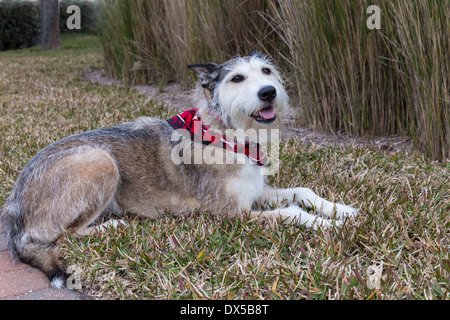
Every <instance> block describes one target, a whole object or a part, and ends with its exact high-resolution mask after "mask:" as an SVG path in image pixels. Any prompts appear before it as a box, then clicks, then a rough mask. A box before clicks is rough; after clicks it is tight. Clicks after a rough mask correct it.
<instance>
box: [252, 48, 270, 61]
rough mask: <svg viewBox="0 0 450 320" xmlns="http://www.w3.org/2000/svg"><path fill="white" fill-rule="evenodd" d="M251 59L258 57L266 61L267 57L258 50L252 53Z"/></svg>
mask: <svg viewBox="0 0 450 320" xmlns="http://www.w3.org/2000/svg"><path fill="white" fill-rule="evenodd" d="M250 56H251V57H257V58H261V59H265V58H266V56H265V55H263V54H262V53H261V52H259V51H257V50H253V51H252V53H250Z"/></svg>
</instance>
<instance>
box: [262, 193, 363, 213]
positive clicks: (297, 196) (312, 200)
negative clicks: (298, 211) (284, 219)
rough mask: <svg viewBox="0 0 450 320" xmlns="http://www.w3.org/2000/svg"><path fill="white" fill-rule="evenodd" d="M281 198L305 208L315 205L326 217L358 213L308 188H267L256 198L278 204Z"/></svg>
mask: <svg viewBox="0 0 450 320" xmlns="http://www.w3.org/2000/svg"><path fill="white" fill-rule="evenodd" d="M283 199H286V200H287V203H288V204H293V203H296V202H298V203H301V204H303V205H304V206H305V207H306V208H313V207H315V208H316V209H317V211H318V212H321V213H323V214H324V215H325V216H327V217H336V218H338V219H343V218H346V217H356V216H357V215H358V210H357V209H355V208H352V207H350V206H347V205H344V204H340V203H333V202H330V201H328V200H326V199H323V198H321V197H319V196H318V195H317V194H315V193H314V192H313V191H312V190H311V189H308V188H290V189H267V190H265V191H264V193H263V195H262V196H261V197H260V199H258V200H259V201H260V202H265V201H268V202H270V203H272V202H273V203H277V204H279V203H280V202H281V201H282V200H283Z"/></svg>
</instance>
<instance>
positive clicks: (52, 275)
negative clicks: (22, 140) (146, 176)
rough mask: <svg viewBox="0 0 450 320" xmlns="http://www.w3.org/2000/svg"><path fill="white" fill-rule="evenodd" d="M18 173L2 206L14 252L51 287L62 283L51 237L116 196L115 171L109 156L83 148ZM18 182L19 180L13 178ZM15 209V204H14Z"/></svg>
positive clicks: (83, 222) (81, 223)
mask: <svg viewBox="0 0 450 320" xmlns="http://www.w3.org/2000/svg"><path fill="white" fill-rule="evenodd" d="M32 170H35V172H40V174H39V175H36V174H35V177H34V178H32V179H30V180H29V181H28V182H29V183H28V184H27V185H26V186H25V184H26V183H25V182H24V181H26V177H23V179H21V178H20V177H19V179H18V185H19V187H18V188H17V190H16V191H14V190H13V193H14V196H13V197H12V199H11V201H9V200H8V202H7V203H6V205H5V207H6V210H7V211H9V213H8V212H7V215H8V218H7V221H8V225H9V229H10V232H9V233H10V235H9V238H10V239H9V246H10V250H11V251H12V253H13V255H15V256H18V257H19V259H20V260H22V261H24V262H25V263H29V264H31V265H32V266H34V267H37V268H39V269H41V270H42V271H43V272H44V273H46V275H47V276H48V277H49V279H50V280H51V284H52V286H53V287H55V288H61V287H62V286H63V285H64V280H65V272H64V267H63V265H62V263H61V262H60V261H59V259H58V253H57V250H56V249H55V247H54V244H55V242H56V241H57V239H58V238H59V237H60V236H61V234H62V233H63V232H64V231H65V230H68V231H71V232H76V231H77V230H80V229H83V228H85V227H86V226H87V225H89V224H90V223H91V222H92V221H94V220H95V219H96V218H97V217H98V215H99V214H100V213H101V212H102V211H103V210H104V209H105V208H107V206H108V205H109V204H110V203H111V201H114V195H115V192H116V189H117V186H118V182H119V171H118V168H117V166H116V164H115V161H114V160H113V158H112V157H111V156H110V155H109V154H108V153H107V152H106V151H103V150H100V149H95V148H84V149H82V150H77V152H73V153H68V155H66V156H64V157H61V158H60V159H59V160H56V161H55V163H53V164H52V165H51V166H50V167H48V168H46V169H45V168H44V169H42V168H31V169H29V170H28V171H27V172H28V173H26V174H28V175H30V176H33V171H32ZM16 184H17V183H16ZM12 209H14V210H15V211H14V210H12Z"/></svg>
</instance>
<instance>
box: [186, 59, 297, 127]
mask: <svg viewBox="0 0 450 320" xmlns="http://www.w3.org/2000/svg"><path fill="white" fill-rule="evenodd" d="M188 67H189V68H191V69H193V70H194V71H196V72H197V73H198V75H199V84H200V86H199V89H200V90H201V91H202V94H203V97H204V98H205V99H206V100H207V105H206V104H205V106H204V107H201V106H200V112H201V113H202V114H203V115H204V114H205V113H208V112H210V113H212V114H213V115H214V116H216V117H219V118H220V119H221V121H222V122H223V124H224V125H225V126H226V127H227V128H233V129H243V130H247V129H261V128H264V129H271V128H276V127H278V126H279V125H280V124H281V121H282V118H283V117H284V116H285V115H286V114H287V111H288V104H289V102H288V100H289V99H288V95H287V94H286V91H285V90H284V87H283V81H282V79H281V76H280V73H279V71H278V69H277V68H276V67H275V65H274V64H273V63H272V62H271V61H270V59H269V58H268V57H266V56H264V55H262V54H261V53H259V52H253V53H252V54H251V55H250V56H246V57H236V58H233V59H231V60H228V61H226V62H225V63H223V64H220V65H218V64H215V63H205V64H194V65H189V66H188Z"/></svg>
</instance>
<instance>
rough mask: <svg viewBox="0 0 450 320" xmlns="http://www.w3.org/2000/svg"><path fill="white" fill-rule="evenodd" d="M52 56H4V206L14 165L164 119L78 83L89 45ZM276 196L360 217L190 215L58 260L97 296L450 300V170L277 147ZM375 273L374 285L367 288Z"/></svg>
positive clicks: (147, 104) (142, 222) (151, 107)
mask: <svg viewBox="0 0 450 320" xmlns="http://www.w3.org/2000/svg"><path fill="white" fill-rule="evenodd" d="M62 48H63V49H62V50H61V51H60V52H42V51H40V49H38V48H32V49H24V50H19V51H13V52H12V51H11V52H3V53H0V128H1V130H0V207H1V206H2V205H3V203H4V202H5V200H6V198H7V197H8V194H9V192H10V191H11V188H12V186H13V184H14V181H15V180H16V179H17V176H18V174H19V173H20V171H21V169H22V168H23V166H24V165H25V164H26V163H27V162H28V161H29V160H30V159H31V157H32V156H33V155H34V154H35V153H36V152H37V151H38V150H40V149H41V148H43V147H45V146H46V145H48V144H50V143H52V142H54V141H56V140H58V139H60V138H63V137H65V136H67V135H69V134H74V133H78V132H81V131H86V130H90V129H94V128H99V127H105V126H111V125H115V124H118V123H121V122H124V121H130V120H132V119H135V118H137V117H139V116H142V115H148V116H158V117H163V118H167V117H168V116H169V115H171V114H173V111H171V110H169V109H167V108H165V107H164V106H158V105H156V104H155V103H153V102H152V101H149V100H148V99H147V98H146V97H145V96H143V95H141V94H139V93H137V92H136V91H134V90H130V89H127V88H121V87H115V86H101V85H98V84H93V83H90V82H88V81H86V80H83V79H82V78H81V74H82V73H83V72H84V71H86V70H88V69H94V68H99V67H101V65H102V62H101V60H100V55H99V53H98V49H97V47H96V45H95V38H93V37H90V36H79V35H78V36H77V35H75V36H68V37H64V38H63V43H62ZM281 154H282V157H281V161H282V164H281V169H280V172H279V174H277V175H276V176H273V177H270V178H269V183H270V184H272V185H273V186H276V187H294V186H304V187H309V188H312V189H313V190H315V191H316V192H317V193H318V194H319V195H321V196H323V197H325V198H328V199H330V200H334V201H340V202H344V203H346V204H352V205H354V206H357V207H360V208H361V211H360V216H359V217H358V218H357V219H356V220H351V221H347V222H346V224H345V225H344V226H343V227H341V228H331V229H328V230H322V229H319V230H317V231H314V230H310V229H308V228H305V227H303V226H296V225H290V226H283V225H281V224H275V225H273V224H268V223H266V222H264V221H252V220H249V219H248V218H246V217H243V218H238V219H235V220H230V219H228V218H225V217H215V216H211V215H209V214H208V213H205V212H193V213H192V215H191V217H189V218H179V219H176V218H170V217H164V218H162V219H159V220H156V221H153V220H148V219H143V218H137V217H127V218H126V219H127V221H128V224H129V225H128V227H119V228H117V229H110V230H109V231H108V232H107V233H104V234H96V235H92V236H90V237H82V238H78V239H73V238H71V237H70V236H66V237H64V239H63V241H62V243H63V250H62V254H63V256H64V260H65V262H66V263H67V264H68V265H76V266H78V267H79V269H80V270H81V271H82V285H83V288H82V290H83V291H85V292H87V293H88V294H90V295H91V296H92V297H94V298H100V299H108V298H109V299H142V298H143V299H302V298H306V299H449V295H450V293H449V288H450V284H449V279H450V257H449V247H450V240H449V227H450V214H449V213H450V191H449V190H450V184H449V180H450V179H449V178H450V164H449V163H448V162H447V163H430V162H429V161H428V160H427V159H425V158H424V157H423V156H421V155H418V154H396V153H393V154H388V153H386V152H383V151H379V150H372V149H369V148H356V147H346V148H343V147H326V148H325V147H323V148H319V147H317V146H315V145H309V146H305V145H302V144H301V143H300V142H299V141H298V140H296V139H290V140H288V141H283V143H282V145H281ZM371 267H381V278H380V279H379V280H380V281H379V284H377V285H375V286H372V285H370V282H368V280H369V278H370V276H371V272H370V270H371Z"/></svg>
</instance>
